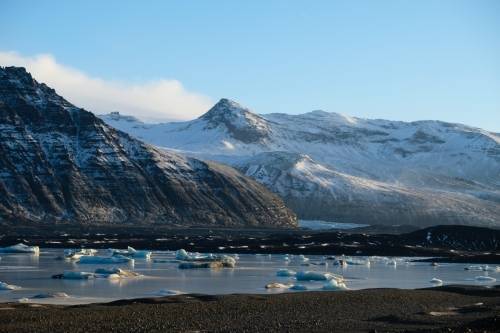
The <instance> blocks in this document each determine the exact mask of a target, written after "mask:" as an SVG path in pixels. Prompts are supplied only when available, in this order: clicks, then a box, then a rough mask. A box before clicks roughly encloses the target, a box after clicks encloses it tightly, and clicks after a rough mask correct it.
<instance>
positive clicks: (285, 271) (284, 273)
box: [276, 268, 297, 276]
mask: <svg viewBox="0 0 500 333" xmlns="http://www.w3.org/2000/svg"><path fill="white" fill-rule="evenodd" d="M295 274H297V273H296V272H295V271H292V270H291V269H286V268H282V269H278V271H277V272H276V276H295Z"/></svg>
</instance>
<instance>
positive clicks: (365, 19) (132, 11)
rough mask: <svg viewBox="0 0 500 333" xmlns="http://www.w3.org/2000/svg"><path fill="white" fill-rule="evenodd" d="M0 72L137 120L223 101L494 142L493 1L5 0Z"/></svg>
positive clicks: (498, 100) (498, 105)
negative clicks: (476, 135) (466, 133)
mask: <svg viewBox="0 0 500 333" xmlns="http://www.w3.org/2000/svg"><path fill="white" fill-rule="evenodd" d="M0 65H4V66H5V65H17V66H26V67H27V68H28V70H29V71H30V72H31V73H32V74H33V75H34V76H35V78H36V79H37V80H39V81H42V82H46V83H48V84H49V85H51V86H53V87H54V88H55V89H56V90H57V91H58V92H60V93H61V94H62V95H63V96H64V97H66V98H67V99H68V100H70V101H71V102H73V103H75V104H77V105H78V106H82V107H85V108H87V109H89V110H90V111H94V112H95V113H107V112H110V111H120V112H122V113H125V114H132V115H135V116H138V117H139V118H141V119H145V120H161V119H168V120H186V119H192V118H194V117H197V116H199V115H201V114H202V113H204V112H206V111H207V110H208V109H209V108H210V106H211V105H212V104H214V103H215V102H217V100H218V99H220V98H223V97H225V98H230V99H233V100H235V101H238V102H239V103H241V104H242V105H244V106H247V107H249V108H250V109H252V110H253V111H255V112H257V113H264V114H265V113H272V112H285V113H291V114H299V113H305V112H308V111H311V110H317V109H322V110H325V111H332V112H338V113H343V114H346V115H350V116H356V117H363V118H383V119H391V120H404V121H413V120H426V119H437V120H443V121H450V122H459V123H465V124H468V125H472V126H478V127H482V128H485V129H487V130H490V131H496V132H500V1H497V0H469V1H462V0H439V1H438V0H418V1H410V0H394V1H384V0H379V1H371V0H365V1H363V0H346V1H336V0H326V1H320V0H315V1H305V0H304V1H294V0H288V1H274V0H260V1H259V0H255V1H220V0H213V1H189V0H183V1H181V0H179V1H174V0H172V1H154V0H150V1H124V0H120V1H116V0H115V1H113V0H111V1H89V0H86V1H51V0H46V1H35V0H32V1H25V0H0Z"/></svg>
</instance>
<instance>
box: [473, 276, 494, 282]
mask: <svg viewBox="0 0 500 333" xmlns="http://www.w3.org/2000/svg"><path fill="white" fill-rule="evenodd" d="M496 280H497V279H495V278H492V277H491V276H484V275H482V276H476V281H480V282H496Z"/></svg>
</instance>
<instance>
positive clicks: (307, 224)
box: [299, 220, 368, 230]
mask: <svg viewBox="0 0 500 333" xmlns="http://www.w3.org/2000/svg"><path fill="white" fill-rule="evenodd" d="M367 226H368V224H358V223H340V222H328V221H321V220H299V227H301V228H304V229H310V230H329V229H339V230H341V229H343V230H347V229H356V228H362V227H367Z"/></svg>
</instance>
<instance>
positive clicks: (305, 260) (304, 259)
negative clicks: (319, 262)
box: [299, 254, 309, 262]
mask: <svg viewBox="0 0 500 333" xmlns="http://www.w3.org/2000/svg"><path fill="white" fill-rule="evenodd" d="M299 260H300V261H302V262H308V261H309V258H307V257H306V256H304V255H303V254H301V255H299Z"/></svg>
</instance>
